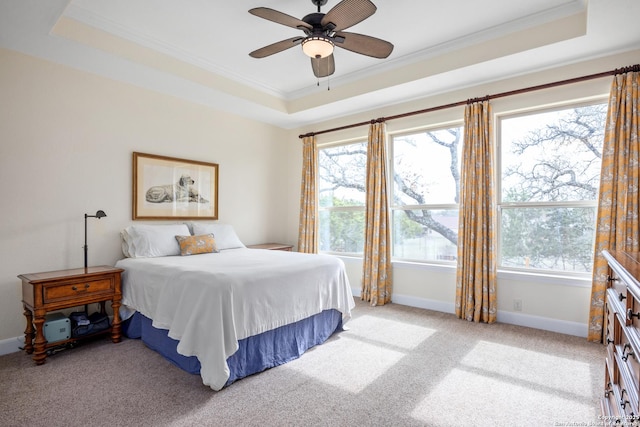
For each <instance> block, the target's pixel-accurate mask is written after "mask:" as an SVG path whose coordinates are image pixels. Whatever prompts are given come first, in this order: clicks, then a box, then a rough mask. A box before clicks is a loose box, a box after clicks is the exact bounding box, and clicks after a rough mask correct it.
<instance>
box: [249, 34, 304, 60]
mask: <svg viewBox="0 0 640 427" xmlns="http://www.w3.org/2000/svg"><path fill="white" fill-rule="evenodd" d="M302 40H304V37H292V38H290V39H287V40H282V41H279V42H277V43H273V44H270V45H269V46H265V47H262V48H260V49H256V50H254V51H253V52H251V53H250V54H249V56H251V57H252V58H264V57H266V56H269V55H273V54H274V53H278V52H282V51H283V50H287V49H289V48H290V47H293V46H297V45H299V44H300V43H302Z"/></svg>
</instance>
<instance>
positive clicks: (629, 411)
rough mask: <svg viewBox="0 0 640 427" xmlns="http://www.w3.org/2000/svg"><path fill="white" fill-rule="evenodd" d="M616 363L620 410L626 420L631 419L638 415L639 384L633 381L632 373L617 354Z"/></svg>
mask: <svg viewBox="0 0 640 427" xmlns="http://www.w3.org/2000/svg"><path fill="white" fill-rule="evenodd" d="M615 362H616V364H617V368H618V373H619V375H618V388H619V390H620V400H619V403H620V408H622V410H623V415H625V418H627V419H631V418H633V417H634V416H636V415H637V414H638V383H637V381H634V380H633V377H632V376H631V372H629V370H628V369H627V366H626V363H625V361H624V360H622V357H621V356H620V355H619V354H616V358H615Z"/></svg>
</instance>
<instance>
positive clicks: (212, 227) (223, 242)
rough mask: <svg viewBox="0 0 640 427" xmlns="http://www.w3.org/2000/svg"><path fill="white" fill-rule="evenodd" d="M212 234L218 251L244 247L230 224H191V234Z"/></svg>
mask: <svg viewBox="0 0 640 427" xmlns="http://www.w3.org/2000/svg"><path fill="white" fill-rule="evenodd" d="M210 233H211V234H213V237H214V238H215V239H216V246H217V247H218V250H220V251H221V250H224V249H235V248H245V247H246V246H245V245H244V244H243V243H242V242H241V241H240V238H238V235H237V234H236V231H235V230H234V229H233V226H232V225H230V224H200V223H198V222H196V223H194V224H193V234H194V235H196V236H197V235H200V234H210Z"/></svg>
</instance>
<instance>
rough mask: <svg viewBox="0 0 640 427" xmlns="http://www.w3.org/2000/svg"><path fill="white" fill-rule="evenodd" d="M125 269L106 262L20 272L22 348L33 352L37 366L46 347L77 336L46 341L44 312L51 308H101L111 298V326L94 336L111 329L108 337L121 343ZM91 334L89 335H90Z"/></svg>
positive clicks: (60, 343) (41, 360)
mask: <svg viewBox="0 0 640 427" xmlns="http://www.w3.org/2000/svg"><path fill="white" fill-rule="evenodd" d="M123 271H124V270H122V269H120V268H113V267H109V266H106V265H102V266H97V267H88V268H76V269H71V270H59V271H48V272H44V273H30V274H21V275H19V276H18V277H19V278H20V279H22V304H23V305H24V316H25V317H26V319H27V328H26V329H25V331H24V342H25V346H24V350H25V351H26V352H27V353H28V354H32V353H33V360H34V361H35V362H36V364H37V365H42V364H43V363H45V361H46V358H47V349H48V348H51V347H54V346H59V345H62V344H66V343H71V342H75V341H77V340H79V339H83V338H88V337H89V336H84V337H81V338H70V339H68V340H66V341H58V342H56V343H52V344H49V343H48V342H47V341H46V339H45V337H44V331H43V327H44V323H45V315H46V314H47V313H48V312H50V311H56V310H62V309H65V308H72V307H78V306H82V305H86V304H93V303H100V304H101V308H102V310H104V303H105V301H111V307H112V308H113V321H112V322H111V328H109V329H106V330H104V331H100V332H98V333H96V334H93V335H99V334H105V333H109V332H111V340H112V341H113V342H114V343H117V342H120V338H121V336H120V314H119V312H118V311H119V310H118V309H119V308H120V301H121V300H122V289H121V285H120V274H121V273H122V272H123ZM93 335H90V336H93ZM34 338H35V341H34Z"/></svg>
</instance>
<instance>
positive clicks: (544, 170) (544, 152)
mask: <svg viewBox="0 0 640 427" xmlns="http://www.w3.org/2000/svg"><path fill="white" fill-rule="evenodd" d="M606 113H607V106H606V104H594V105H582V106H575V107H570V108H564V109H561V110H553V111H542V112H536V113H531V114H527V115H518V116H507V117H502V118H499V119H498V126H499V132H498V139H499V144H500V151H499V152H500V178H501V179H500V184H499V185H500V191H499V212H500V214H499V221H500V227H499V228H500V231H499V234H500V240H499V242H500V243H499V248H500V254H499V262H500V266H501V267H503V268H518V269H543V270H556V271H563V272H589V271H591V268H592V265H593V250H594V237H595V234H594V233H595V223H596V213H597V212H596V211H597V198H598V187H599V183H600V165H601V153H602V143H603V132H604V127H605V120H606Z"/></svg>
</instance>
